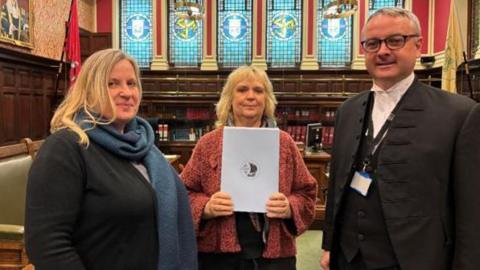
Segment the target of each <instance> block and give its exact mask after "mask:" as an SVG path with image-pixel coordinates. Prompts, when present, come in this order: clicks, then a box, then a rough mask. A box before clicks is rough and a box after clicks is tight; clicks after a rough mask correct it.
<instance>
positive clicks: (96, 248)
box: [25, 130, 158, 270]
mask: <svg viewBox="0 0 480 270" xmlns="http://www.w3.org/2000/svg"><path fill="white" fill-rule="evenodd" d="M155 207H156V199H155V192H154V190H153V188H152V187H151V185H150V183H149V182H148V181H147V180H146V179H145V178H144V177H143V176H142V175H141V174H140V172H139V171H138V170H137V169H135V168H134V167H133V165H132V164H131V163H130V162H129V161H127V160H123V159H121V158H118V157H116V156H114V155H112V154H111V153H109V152H107V151H106V150H104V149H103V148H101V147H100V146H98V145H96V144H95V143H93V142H90V145H89V147H88V148H85V147H83V146H80V145H79V144H78V137H77V135H76V134H74V133H73V132H71V131H68V130H62V131H59V132H56V133H55V134H53V135H51V136H50V137H49V138H47V140H46V141H45V143H44V145H43V146H42V148H41V149H40V151H39V153H38V155H37V158H36V160H35V162H34V163H33V165H32V168H31V171H30V175H29V180H28V187H27V207H26V219H25V241H26V248H27V254H28V257H29V259H30V260H31V261H32V263H33V264H34V265H35V267H36V269H37V270H43V269H48V270H53V269H69V270H77V269H88V270H96V269H99V270H100V269H102V270H103V269H116V270H120V269H142V270H156V268H157V261H158V258H157V257H158V240H157V230H156V221H155V220H156V214H155V213H156V209H155Z"/></svg>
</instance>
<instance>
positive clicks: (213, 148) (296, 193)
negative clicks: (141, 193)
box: [181, 128, 317, 258]
mask: <svg viewBox="0 0 480 270" xmlns="http://www.w3.org/2000/svg"><path fill="white" fill-rule="evenodd" d="M222 142H223V128H218V129H216V130H214V131H212V132H210V133H208V134H206V135H204V136H203V137H202V138H200V140H199V141H198V142H197V144H196V146H195V148H194V150H193V153H192V156H191V158H190V160H189V161H188V163H187V165H186V166H185V168H184V170H183V171H182V174H181V178H182V179H183V181H184V183H185V186H186V187H187V190H188V193H189V197H190V205H191V208H192V216H193V221H194V227H195V232H196V234H197V244H198V251H199V252H208V253H226V252H240V251H241V250H240V249H241V248H240V244H239V241H238V237H237V232H236V224H235V216H234V215H231V216H225V217H216V218H213V219H209V220H202V213H203V209H204V208H205V205H206V204H207V202H208V200H209V198H210V196H212V195H213V194H214V193H216V192H218V191H220V175H221V171H222V169H221V167H222V164H221V161H222ZM279 168H280V172H279V192H281V193H283V194H285V196H287V198H288V201H289V203H290V208H291V212H292V217H291V219H292V220H291V221H292V222H289V223H290V224H294V229H293V230H292V229H291V228H290V227H292V226H288V225H287V221H286V220H284V219H278V218H268V219H269V224H270V225H269V231H268V236H267V242H266V245H265V249H264V251H263V254H262V257H264V258H282V257H291V256H295V254H296V245H295V237H296V236H298V235H300V234H302V233H303V232H304V231H306V230H307V229H308V227H309V226H310V224H311V223H312V222H313V219H314V213H315V200H316V193H317V181H316V180H315V178H314V177H313V176H312V175H311V174H310V172H309V171H308V169H307V167H306V165H305V163H304V161H303V158H302V156H301V155H300V152H299V151H298V149H297V146H296V144H295V142H294V141H293V139H292V138H291V137H290V135H288V133H286V132H284V131H280V166H279Z"/></svg>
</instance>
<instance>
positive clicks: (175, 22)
mask: <svg viewBox="0 0 480 270" xmlns="http://www.w3.org/2000/svg"><path fill="white" fill-rule="evenodd" d="M169 3H170V4H169V22H168V24H169V27H168V29H169V46H168V48H169V56H170V59H169V61H170V64H171V65H173V66H174V67H198V66H200V64H201V62H202V44H203V42H202V41H203V22H202V20H193V19H185V18H180V17H178V16H177V15H175V0H170V1H169ZM197 3H198V4H201V5H202V1H197Z"/></svg>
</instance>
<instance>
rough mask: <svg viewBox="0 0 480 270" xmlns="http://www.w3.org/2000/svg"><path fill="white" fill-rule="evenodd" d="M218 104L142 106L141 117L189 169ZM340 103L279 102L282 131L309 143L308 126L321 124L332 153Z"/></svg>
mask: <svg viewBox="0 0 480 270" xmlns="http://www.w3.org/2000/svg"><path fill="white" fill-rule="evenodd" d="M290 101H291V100H290ZM215 102H216V100H214V99H212V100H204V101H201V102H198V101H197V102H188V99H185V100H182V102H175V101H172V100H170V101H168V102H167V101H165V102H155V103H150V102H146V103H142V106H141V108H140V115H142V116H143V117H145V118H146V119H147V120H148V121H149V122H150V124H151V125H152V127H153V128H154V130H155V133H156V143H157V146H158V147H159V148H160V150H162V152H164V153H168V154H178V155H180V156H181V158H180V160H179V163H180V164H183V165H185V164H186V163H187V162H188V159H189V158H190V156H191V152H192V150H193V148H194V147H195V144H196V142H197V141H198V139H200V138H201V137H202V136H203V135H204V134H206V133H208V132H210V131H211V130H213V129H214V128H215V121H216V114H215V105H214V104H215ZM340 103H341V101H335V102H334V103H328V104H325V103H322V102H315V103H314V104H305V103H303V101H296V102H293V103H292V102H287V101H284V102H282V101H279V104H278V106H277V110H276V120H277V124H278V127H279V128H280V129H282V130H284V131H286V132H287V133H289V134H290V135H291V136H292V138H293V139H294V140H295V141H297V142H302V143H305V140H306V129H307V124H310V123H321V124H322V129H323V132H322V138H321V141H322V146H323V149H322V150H324V151H326V152H329V151H330V149H331V144H332V142H333V133H334V122H335V112H336V109H337V107H338V105H339V104H340ZM307 150H308V149H307Z"/></svg>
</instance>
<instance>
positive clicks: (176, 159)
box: [164, 155, 182, 173]
mask: <svg viewBox="0 0 480 270" xmlns="http://www.w3.org/2000/svg"><path fill="white" fill-rule="evenodd" d="M164 156H165V158H166V159H167V160H168V162H170V164H171V165H172V166H173V167H174V168H175V170H177V172H178V173H180V170H179V169H180V167H179V166H180V158H181V157H182V156H180V155H164Z"/></svg>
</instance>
